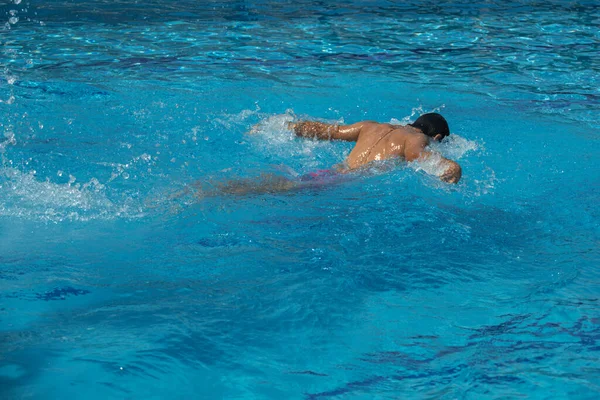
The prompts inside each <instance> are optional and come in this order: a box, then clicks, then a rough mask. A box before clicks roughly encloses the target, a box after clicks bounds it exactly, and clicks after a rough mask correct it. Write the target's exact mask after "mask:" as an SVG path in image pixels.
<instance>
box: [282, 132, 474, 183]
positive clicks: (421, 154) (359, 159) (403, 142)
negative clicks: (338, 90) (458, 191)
mask: <svg viewBox="0 0 600 400" xmlns="http://www.w3.org/2000/svg"><path fill="white" fill-rule="evenodd" d="M288 128H289V129H291V130H293V131H294V132H295V133H296V135H297V136H302V137H307V138H313V139H321V140H345V141H349V142H356V145H355V146H354V149H352V151H351V152H350V154H349V155H348V158H347V159H346V168H347V169H349V170H353V169H357V168H360V167H362V166H364V165H366V164H368V163H370V162H372V161H378V160H385V159H388V158H392V157H400V158H402V159H404V160H406V161H417V160H418V161H425V160H427V159H429V158H430V157H431V156H432V153H431V152H430V151H428V150H426V147H427V145H429V141H430V140H434V141H439V140H441V139H442V138H443V137H442V135H437V136H435V137H433V138H430V137H429V136H427V135H425V134H424V133H423V132H422V131H421V130H420V129H418V128H414V127H412V126H410V125H407V126H401V125H391V124H380V123H378V122H374V121H362V122H357V123H355V124H352V125H332V124H325V123H322V122H315V121H301V122H295V123H294V122H290V123H289V124H288ZM439 162H440V166H442V167H444V173H443V174H442V175H441V176H440V179H441V180H442V181H444V182H448V183H457V182H458V181H459V180H460V177H461V175H462V170H461V168H460V165H458V164H457V163H456V162H454V161H452V160H448V159H447V158H443V157H441V160H440V161H439Z"/></svg>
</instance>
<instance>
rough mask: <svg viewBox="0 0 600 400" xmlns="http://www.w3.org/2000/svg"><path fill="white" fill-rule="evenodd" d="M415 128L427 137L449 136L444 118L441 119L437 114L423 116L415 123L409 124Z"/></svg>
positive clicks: (448, 129)
mask: <svg viewBox="0 0 600 400" xmlns="http://www.w3.org/2000/svg"><path fill="white" fill-rule="evenodd" d="M409 125H410V126H414V127H415V128H419V129H420V130H421V131H423V133H424V134H426V135H427V136H429V137H435V136H436V135H442V138H445V137H446V136H448V135H449V134H450V128H449V127H448V122H446V118H444V117H442V116H441V115H440V114H438V113H429V114H423V115H421V116H420V117H419V118H417V120H416V121H415V122H413V123H412V124H409Z"/></svg>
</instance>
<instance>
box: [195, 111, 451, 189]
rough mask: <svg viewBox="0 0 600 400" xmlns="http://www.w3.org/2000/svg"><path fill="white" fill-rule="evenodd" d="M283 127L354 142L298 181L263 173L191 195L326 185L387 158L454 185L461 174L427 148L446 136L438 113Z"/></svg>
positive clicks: (445, 126) (299, 133) (308, 135)
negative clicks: (397, 121) (341, 156)
mask: <svg viewBox="0 0 600 400" xmlns="http://www.w3.org/2000/svg"><path fill="white" fill-rule="evenodd" d="M287 127H288V129H290V130H292V131H293V132H294V133H295V134H296V135H297V136H301V137H306V138H312V139H321V140H345V141H351V142H356V145H355V146H354V148H353V149H352V151H351V152H350V154H349V155H348V157H347V158H346V160H345V162H344V163H343V164H342V165H338V166H336V167H334V168H333V169H330V170H319V171H315V172H311V173H308V174H306V175H303V176H301V177H300V178H299V179H288V178H285V177H282V176H278V175H274V174H263V175H261V176H260V177H259V178H258V179H256V178H255V179H242V180H232V181H229V182H226V183H224V184H217V185H216V188H215V189H216V190H213V191H203V190H201V188H200V187H198V185H196V189H197V190H196V197H199V198H202V197H212V196H218V195H220V194H230V195H248V194H266V193H282V192H290V191H293V190H298V189H302V188H308V187H313V188H314V187H320V186H326V185H329V184H331V183H333V182H335V181H336V179H335V177H336V176H339V175H340V174H344V173H347V172H350V171H352V170H356V169H359V168H360V167H363V166H365V165H367V164H369V163H371V162H373V161H380V160H386V159H390V158H400V159H403V160H405V161H408V162H411V161H420V162H423V164H432V165H430V166H429V168H427V169H426V170H428V171H429V173H432V174H434V175H439V178H440V179H441V180H442V181H444V182H448V183H457V182H458V181H459V180H460V178H461V175H462V170H461V167H460V165H458V164H457V163H456V162H454V161H452V160H449V159H447V158H444V157H442V156H440V155H439V154H435V153H433V152H431V151H430V150H428V149H427V146H428V145H429V143H430V141H432V140H433V141H436V142H439V141H442V140H443V139H444V138H445V137H447V136H448V135H449V134H450V129H449V128H448V123H447V122H446V119H445V118H444V117H442V116H441V115H440V114H437V113H429V114H423V115H421V116H420V117H419V118H418V119H417V120H416V121H415V122H413V123H412V124H408V125H406V126H403V125H391V124H382V123H378V122H374V121H362V122H357V123H355V124H352V125H337V124H326V123H322V122H316V121H300V122H289V123H288V124H287ZM256 132H257V129H256V128H253V130H251V132H250V133H256ZM424 169H425V168H424ZM438 171H439V172H438Z"/></svg>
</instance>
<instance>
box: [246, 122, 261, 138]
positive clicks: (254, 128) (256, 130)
mask: <svg viewBox="0 0 600 400" xmlns="http://www.w3.org/2000/svg"><path fill="white" fill-rule="evenodd" d="M262 127H263V123H262V122H259V123H258V124H254V125H252V128H250V130H249V131H248V135H257V134H259V133H260V132H261V131H262Z"/></svg>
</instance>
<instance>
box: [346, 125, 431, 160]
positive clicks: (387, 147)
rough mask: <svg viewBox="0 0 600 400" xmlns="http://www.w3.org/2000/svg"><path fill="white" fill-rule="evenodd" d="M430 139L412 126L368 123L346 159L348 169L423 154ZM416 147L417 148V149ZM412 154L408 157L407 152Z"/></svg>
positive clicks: (409, 158)
mask: <svg viewBox="0 0 600 400" xmlns="http://www.w3.org/2000/svg"><path fill="white" fill-rule="evenodd" d="M428 144H429V139H428V138H427V136H425V135H424V134H423V133H422V132H421V131H420V130H418V129H415V128H413V127H412V126H399V125H390V124H379V123H368V124H365V126H363V127H362V129H361V132H360V135H359V136H358V139H357V141H356V146H355V147H354V149H352V151H351V152H350V154H349V155H348V158H347V159H346V164H347V166H348V168H350V169H355V168H359V167H361V166H363V165H365V164H367V163H370V162H372V161H378V160H385V159H388V158H391V157H401V158H404V159H407V158H408V161H412V159H414V157H411V156H410V155H412V153H415V152H416V153H417V154H416V156H417V157H418V154H420V153H421V151H422V150H423V149H424V148H425V146H427V145H428ZM415 147H416V148H415ZM407 148H408V151H409V153H410V155H409V157H407V154H406V150H407Z"/></svg>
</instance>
